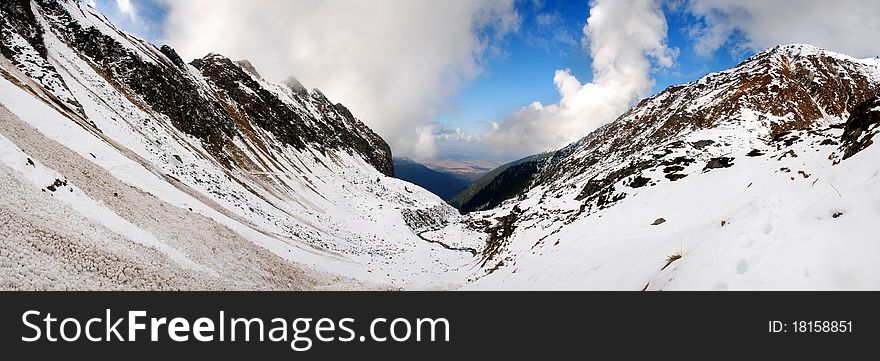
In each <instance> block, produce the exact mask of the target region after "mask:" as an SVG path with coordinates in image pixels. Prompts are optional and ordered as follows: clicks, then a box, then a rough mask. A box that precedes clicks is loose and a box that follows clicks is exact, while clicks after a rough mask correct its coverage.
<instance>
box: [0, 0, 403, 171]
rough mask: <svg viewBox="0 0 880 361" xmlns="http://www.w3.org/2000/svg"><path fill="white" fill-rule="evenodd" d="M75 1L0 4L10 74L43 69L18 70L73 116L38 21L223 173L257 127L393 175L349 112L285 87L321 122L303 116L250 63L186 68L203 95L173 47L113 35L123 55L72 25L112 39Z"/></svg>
mask: <svg viewBox="0 0 880 361" xmlns="http://www.w3.org/2000/svg"><path fill="white" fill-rule="evenodd" d="M74 1H75V0H35V4H36V6H34V7H33V9H32V7H31V3H30V1H29V0H9V1H6V0H4V1H3V2H2V3H0V12H2V15H3V17H2V20H0V25H2V32H0V34H2V37H0V52H2V54H3V56H4V57H6V58H8V59H10V60H11V61H12V62H13V64H16V65H21V64H28V66H31V67H33V66H34V64H37V65H39V66H41V69H36V70H34V69H28V68H27V67H26V66H25V65H21V66H20V69H21V70H22V71H24V72H25V73H27V74H28V75H29V76H31V77H32V78H34V79H37V80H38V81H40V82H41V83H42V85H43V86H45V87H46V88H47V89H49V90H50V92H52V93H53V94H55V95H56V96H58V97H59V98H61V100H64V101H66V102H67V103H68V104H69V105H70V106H71V107H72V108H73V109H74V110H75V111H77V112H79V113H80V115H83V116H84V115H85V114H84V112H83V110H82V107H81V106H80V105H79V104H78V103H77V102H76V100H75V99H73V98H72V96H71V97H70V98H69V99H65V94H67V93H69V91H67V88H66V85H65V84H64V82H63V81H62V79H61V77H60V76H58V73H57V71H56V70H55V69H54V68H52V66H51V65H50V64H49V63H48V61H47V60H46V59H47V54H46V53H47V50H46V46H45V43H44V42H45V40H44V34H43V31H44V29H42V26H41V25H40V24H39V22H38V20H37V17H38V16H42V17H45V18H46V19H47V20H48V23H49V28H50V29H49V31H51V32H52V33H54V35H55V36H58V38H60V39H61V41H63V42H65V43H67V44H68V46H70V47H71V48H72V49H74V50H75V51H76V52H78V53H79V54H80V56H82V57H83V58H85V59H86V60H87V61H88V62H89V63H90V65H91V66H92V67H93V68H94V69H95V70H96V72H97V73H98V74H101V75H102V76H103V77H104V78H105V79H106V80H107V81H108V82H109V83H110V84H111V85H113V86H114V87H115V88H116V89H117V90H119V91H120V92H122V93H123V94H125V95H126V96H128V97H129V99H131V100H132V101H133V102H134V103H135V104H137V105H138V106H140V107H141V108H143V109H144V110H147V111H148V112H151V113H155V114H161V115H164V116H166V117H168V119H169V120H170V121H171V124H172V125H173V126H174V127H175V128H177V129H179V130H180V131H182V132H184V133H186V134H189V135H192V136H194V137H196V138H197V139H199V140H200V141H201V142H202V144H203V145H204V147H205V149H206V150H208V152H209V153H210V154H211V155H212V156H214V157H215V158H216V159H218V160H219V161H221V162H222V163H224V164H227V165H232V164H234V163H235V162H236V159H234V158H235V157H234V156H232V155H230V153H231V152H232V151H231V150H229V149H227V148H228V147H229V145H230V143H231V141H232V139H234V138H235V137H240V136H247V133H249V132H252V131H253V129H251V128H252V127H253V126H257V127H260V128H262V129H264V130H266V131H268V132H269V133H271V134H272V135H273V136H274V137H275V138H277V139H278V140H280V141H281V142H283V143H284V144H286V145H290V146H292V147H294V148H296V149H304V148H306V147H310V148H313V149H317V150H318V151H319V152H326V151H328V150H343V151H348V152H349V153H352V154H358V155H360V156H362V157H363V158H364V159H365V160H366V161H368V162H369V163H370V164H372V165H373V166H375V167H376V168H377V169H378V170H379V171H381V172H382V173H384V174H386V175H389V176H390V175H392V174H393V165H392V163H391V149H390V147H389V146H388V145H387V144H386V143H385V141H384V140H382V139H381V138H380V137H379V136H378V135H376V134H375V133H374V132H373V131H372V130H370V129H369V127H367V126H366V125H365V124H363V123H362V122H361V121H359V120H357V119H356V118H355V117H354V116H353V115H352V114H351V112H350V111H348V109H346V108H345V107H344V106H342V105H341V104H333V103H331V102H330V101H329V100H328V99H327V98H326V97H325V96H324V95H323V94H321V93H320V92H319V91H313V92H309V91H307V90H305V89H304V88H297V89H293V87H291V89H290V91H291V93H292V94H291V97H292V98H293V99H294V102H298V103H299V104H300V105H303V104H310V105H311V106H313V107H314V108H316V109H318V111H319V114H318V115H315V114H313V113H309V112H305V111H303V110H301V109H297V107H296V106H295V105H293V104H289V103H286V102H285V101H283V100H282V99H280V98H279V96H278V95H277V94H276V93H273V92H271V91H269V90H267V89H265V88H264V87H263V86H262V85H261V84H260V82H258V81H257V80H255V79H258V78H259V73H258V72H257V70H256V69H255V68H254V67H253V65H251V64H250V62H247V61H241V62H238V63H233V62H232V61H230V60H229V59H226V58H225V57H222V56H218V55H209V56H206V57H205V58H203V59H198V60H196V61H194V62H193V63H192V65H193V66H195V67H196V68H198V70H200V71H201V72H202V75H203V76H204V78H205V80H206V81H207V82H208V83H209V85H210V88H208V87H205V86H204V83H203V82H202V79H200V77H198V76H197V75H194V74H192V73H191V72H190V70H191V68H190V67H189V65H188V64H186V63H185V62H184V61H183V60H182V59H181V58H180V56H179V55H178V54H177V53H176V52H175V51H174V49H172V48H171V47H169V46H167V45H166V46H162V47H161V48H158V49H157V48H156V47H154V46H152V45H151V44H148V43H146V42H144V41H143V40H140V39H136V38H133V37H131V36H130V35H127V34H124V33H122V32H119V33H118V34H114V36H115V35H119V36H121V37H123V38H125V39H126V40H128V41H130V42H131V44H128V45H127V46H126V45H123V44H121V43H120V42H119V40H118V39H119V38H114V37H113V36H110V35H107V33H105V32H102V31H101V30H99V29H97V28H95V27H94V26H83V23H81V22H80V21H77V20H76V18H78V17H79V18H82V17H86V18H88V19H92V21H98V22H103V23H106V25H107V26H108V27H110V29H115V28H114V27H113V26H112V24H109V22H107V20H106V19H104V18H103V17H101V16H99V15H97V14H92V13H89V12H88V11H83V8H81V7H79V6H78V5H76V4H75V2H74ZM69 11H74V12H81V14H79V13H78V14H71V13H70V12H69ZM74 15H76V16H74ZM105 31H106V30H105ZM23 44H24V45H23ZM132 46H133V47H134V49H133V48H132ZM39 74H45V75H39ZM38 75H39V76H38ZM297 84H298V82H297ZM300 87H301V85H300Z"/></svg>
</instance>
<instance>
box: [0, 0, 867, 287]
mask: <svg viewBox="0 0 880 361" xmlns="http://www.w3.org/2000/svg"><path fill="white" fill-rule="evenodd" d="M0 15H2V17H0V54H2V57H0V75H2V79H0V188H2V189H0V190H2V191H0V288H2V289H66V288H70V289H376V288H378V289H397V288H404V289H457V288H464V289H535V288H539V289H623V290H642V289H646V290H675V289H702V290H713V289H880V266H878V265H880V262H878V260H880V239H878V238H877V236H876V235H875V232H873V226H874V223H875V222H876V220H877V219H880V176H878V175H880V147H877V146H872V143H873V141H874V140H875V139H874V136H875V135H876V134H877V132H878V131H880V96H878V93H880V59H878V58H874V59H854V58H851V57H848V56H845V55H841V54H836V53H833V52H829V51H825V50H822V49H818V48H815V47H812V46H808V45H787V46H779V47H775V48H772V49H769V50H767V51H765V52H762V53H760V54H757V55H755V56H754V57H752V58H750V59H748V60H746V61H744V62H743V63H742V64H740V65H739V66H737V67H735V68H733V69H730V70H727V71H723V72H720V73H715V74H710V75H707V76H706V77H704V78H702V79H700V80H698V81H695V82H693V83H690V84H685V85H681V86H675V87H671V88H669V89H666V90H665V91H663V92H660V93H659V94H657V95H655V96H653V97H650V98H648V99H645V100H644V101H642V102H641V103H639V104H638V105H636V106H635V107H634V108H632V109H631V110H630V111H628V112H627V113H626V114H624V115H622V116H621V117H620V118H619V119H617V120H616V121H614V122H612V123H610V124H608V125H606V126H603V127H602V128H600V129H598V130H596V131H595V132H593V133H591V134H589V135H586V136H585V137H584V138H583V139H582V140H580V141H578V142H575V143H574V144H571V145H569V146H567V147H565V148H563V149H561V150H559V151H557V152H555V153H553V155H552V156H546V157H541V159H540V161H539V162H532V163H529V164H528V169H519V168H517V169H514V170H513V171H511V172H507V173H508V175H509V177H508V176H505V177H500V178H498V179H497V181H495V177H493V180H492V182H488V181H487V183H488V184H490V185H491V184H492V183H494V184H495V185H494V186H487V187H482V189H481V190H480V192H481V193H484V194H481V195H480V196H479V197H480V199H482V200H480V201H478V203H480V204H478V205H479V206H480V207H478V208H479V209H483V208H484V207H490V206H494V205H495V204H497V203H499V202H502V201H503V203H501V205H500V206H498V207H496V208H494V209H490V210H486V211H479V212H473V213H469V214H467V215H460V214H459V212H458V211H457V210H456V209H454V208H452V207H450V206H448V205H447V204H446V203H444V202H443V201H442V200H441V199H440V198H438V197H437V196H435V195H432V194H430V193H429V192H427V191H426V190H424V189H422V188H420V187H418V186H416V185H413V184H410V183H406V182H404V181H401V180H398V179H394V178H392V177H390V175H392V174H393V164H392V157H391V150H390V149H389V147H388V145H387V144H386V143H385V142H384V141H383V140H382V139H381V138H380V137H379V136H377V135H376V134H375V133H373V132H372V131H371V130H370V129H369V127H367V126H366V125H365V124H364V123H362V122H361V121H360V120H358V119H356V118H355V117H354V116H353V115H352V113H351V112H350V111H348V109H346V108H345V107H344V106H343V105H341V104H336V103H333V102H331V101H330V100H329V99H327V97H326V96H324V95H323V94H322V93H321V92H320V91H318V90H308V89H306V88H305V87H303V86H302V84H300V83H299V82H298V81H297V80H296V79H295V78H293V77H291V78H290V79H288V80H287V81H285V82H283V83H280V84H276V83H273V82H270V81H268V80H266V79H264V78H263V77H262V76H260V74H259V71H258V70H257V69H255V67H254V66H253V65H252V64H250V63H249V62H248V61H246V60H242V61H232V60H230V59H228V58H226V57H224V56H222V55H218V54H209V55H207V56H205V57H203V58H201V59H197V60H194V61H191V62H188V63H187V62H185V61H183V60H182V59H181V58H180V57H179V56H178V55H177V54H176V53H175V51H174V50H173V49H172V48H170V47H167V46H162V47H155V46H153V45H151V44H149V43H147V42H145V41H143V40H141V39H139V38H137V37H134V36H132V35H130V34H127V33H125V32H123V31H121V30H119V29H118V28H116V27H115V26H114V25H113V24H111V23H110V22H109V21H108V20H107V18H105V17H104V16H103V15H101V14H100V13H99V12H97V11H96V10H94V9H93V8H91V7H89V6H87V5H84V4H81V3H79V2H78V1H76V0H5V1H3V2H0ZM523 188H524V190H523V191H522V192H519V190H520V189H523ZM512 189H514V190H515V191H514V192H511V190H512ZM495 190H497V191H495ZM484 191H485V192H484ZM493 192H494V193H493ZM508 193H517V194H515V195H514V194H508ZM505 199H506V201H504V200H505ZM475 209H476V208H475Z"/></svg>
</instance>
